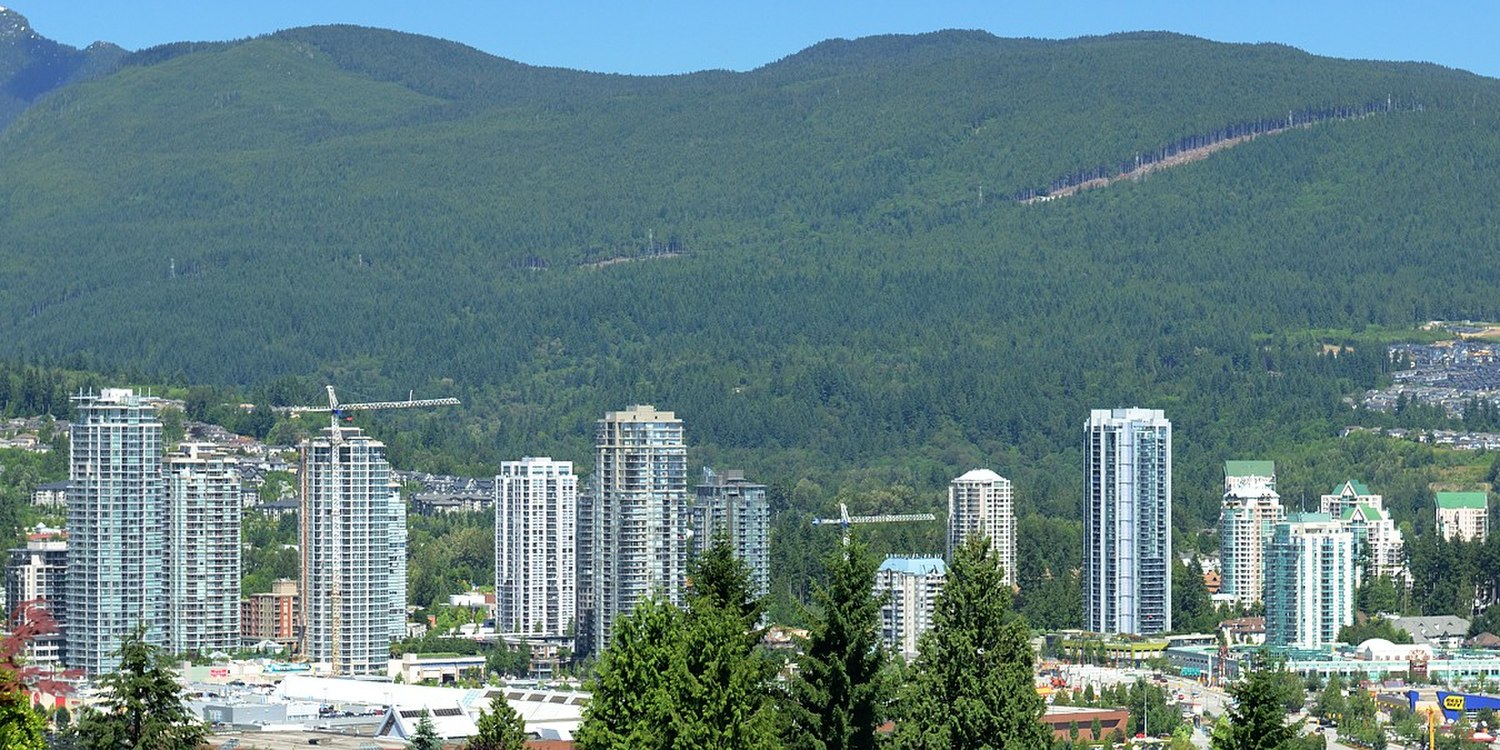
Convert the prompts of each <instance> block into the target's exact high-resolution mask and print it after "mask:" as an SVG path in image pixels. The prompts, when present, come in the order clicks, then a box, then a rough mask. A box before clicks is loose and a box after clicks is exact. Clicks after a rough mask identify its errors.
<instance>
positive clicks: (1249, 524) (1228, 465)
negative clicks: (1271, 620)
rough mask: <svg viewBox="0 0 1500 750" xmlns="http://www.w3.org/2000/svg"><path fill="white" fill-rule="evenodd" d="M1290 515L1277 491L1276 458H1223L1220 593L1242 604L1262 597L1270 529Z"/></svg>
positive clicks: (1225, 597)
mask: <svg viewBox="0 0 1500 750" xmlns="http://www.w3.org/2000/svg"><path fill="white" fill-rule="evenodd" d="M1285 517H1286V512H1285V511H1284V510H1283V509H1282V507H1281V496H1280V495H1278V494H1277V493H1276V465H1275V464H1274V463H1273V462H1271V461H1225V462H1224V500H1223V503H1222V504H1221V505H1220V508H1219V565H1220V571H1219V591H1218V594H1219V595H1220V597H1221V599H1223V600H1227V601H1230V602H1233V603H1235V604H1239V605H1242V606H1249V605H1251V604H1254V603H1256V602H1259V601H1261V598H1262V591H1263V587H1264V585H1265V580H1266V568H1265V558H1266V544H1267V543H1268V542H1270V540H1271V529H1272V528H1273V527H1274V526H1275V525H1276V524H1277V523H1279V522H1280V521H1281V520H1283V519H1284V518H1285Z"/></svg>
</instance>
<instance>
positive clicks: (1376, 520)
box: [1339, 505, 1410, 585]
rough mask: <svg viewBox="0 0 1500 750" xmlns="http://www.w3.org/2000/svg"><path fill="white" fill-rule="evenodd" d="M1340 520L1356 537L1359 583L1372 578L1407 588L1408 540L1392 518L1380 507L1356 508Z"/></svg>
mask: <svg viewBox="0 0 1500 750" xmlns="http://www.w3.org/2000/svg"><path fill="white" fill-rule="evenodd" d="M1339 520H1341V521H1343V522H1344V525H1346V526H1348V527H1349V531H1350V533H1352V534H1353V535H1354V560H1355V570H1354V576H1355V581H1356V583H1358V582H1362V581H1363V580H1364V578H1365V576H1366V575H1372V576H1384V577H1386V578H1390V579H1392V580H1394V581H1396V582H1397V584H1398V585H1404V583H1405V582H1406V581H1407V580H1408V579H1409V577H1410V576H1408V575H1407V571H1406V540H1405V539H1403V538H1402V537H1401V531H1400V529H1397V528H1396V521H1395V520H1394V519H1392V518H1391V515H1390V514H1389V513H1387V512H1386V511H1385V509H1384V508H1381V507H1380V506H1377V505H1356V506H1354V507H1353V508H1350V509H1348V510H1346V511H1344V515H1343V516H1342V517H1341V518H1340V519H1339Z"/></svg>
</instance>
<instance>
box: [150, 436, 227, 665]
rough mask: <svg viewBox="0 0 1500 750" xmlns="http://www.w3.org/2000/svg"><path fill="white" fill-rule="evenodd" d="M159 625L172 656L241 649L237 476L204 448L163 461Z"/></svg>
mask: <svg viewBox="0 0 1500 750" xmlns="http://www.w3.org/2000/svg"><path fill="white" fill-rule="evenodd" d="M165 486H166V509H167V512H166V516H165V522H164V524H163V531H164V532H165V534H166V550H165V551H166V565H165V567H166V571H165V572H166V591H167V611H168V612H170V613H171V617H170V618H168V620H167V623H166V631H167V648H168V650H169V651H171V652H172V653H176V654H184V653H190V652H196V653H199V654H203V655H208V654H212V653H214V652H215V651H223V652H225V653H229V652H233V651H234V650H236V649H238V648H239V646H240V475H239V471H238V470H237V469H236V462H235V461H234V459H232V458H229V457H228V456H226V455H225V454H223V453H222V452H219V451H217V450H215V449H214V448H213V446H210V445H199V444H194V443H189V444H184V445H182V446H181V447H180V448H179V449H178V451H177V452H176V453H173V454H172V455H170V456H168V457H167V459H166V480H165Z"/></svg>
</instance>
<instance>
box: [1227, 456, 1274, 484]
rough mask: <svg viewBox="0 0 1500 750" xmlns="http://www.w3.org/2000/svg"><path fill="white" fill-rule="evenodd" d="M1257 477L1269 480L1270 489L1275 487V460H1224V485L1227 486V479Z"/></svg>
mask: <svg viewBox="0 0 1500 750" xmlns="http://www.w3.org/2000/svg"><path fill="white" fill-rule="evenodd" d="M1231 478H1233V479H1250V478H1259V479H1265V480H1269V482H1270V485H1271V489H1273V490H1274V489H1276V462H1275V461H1225V462H1224V486H1225V487H1226V488H1227V487H1228V486H1229V480H1230V479H1231Z"/></svg>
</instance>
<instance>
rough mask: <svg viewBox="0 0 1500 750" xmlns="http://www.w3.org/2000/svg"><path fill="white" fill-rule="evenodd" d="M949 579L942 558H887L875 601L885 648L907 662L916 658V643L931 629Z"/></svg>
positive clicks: (877, 576)
mask: <svg viewBox="0 0 1500 750" xmlns="http://www.w3.org/2000/svg"><path fill="white" fill-rule="evenodd" d="M947 577H948V568H947V565H946V564H945V563H944V562H943V559H942V558H940V557H888V558H886V559H885V562H882V563H881V564H880V568H879V569H878V570H876V571H875V598H877V599H879V600H880V637H881V640H883V641H884V642H885V645H886V648H889V649H891V650H892V651H895V652H898V653H900V654H901V655H902V656H903V657H905V658H906V660H907V661H911V660H912V659H915V658H917V643H918V642H919V641H920V640H921V638H922V634H923V633H925V632H927V629H928V628H930V627H932V614H933V612H935V611H937V599H938V594H941V593H942V591H943V582H944V581H945V580H947Z"/></svg>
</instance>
